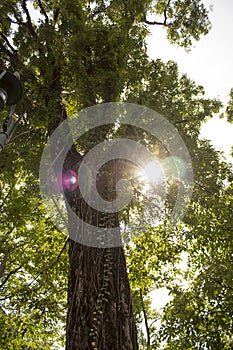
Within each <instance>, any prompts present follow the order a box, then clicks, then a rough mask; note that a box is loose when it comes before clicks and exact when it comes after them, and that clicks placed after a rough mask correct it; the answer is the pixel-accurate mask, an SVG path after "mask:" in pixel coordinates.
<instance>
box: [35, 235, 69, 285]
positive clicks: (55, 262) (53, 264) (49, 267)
mask: <svg viewBox="0 0 233 350" xmlns="http://www.w3.org/2000/svg"><path fill="white" fill-rule="evenodd" d="M68 242H69V238H67V240H66V241H65V244H64V246H63V247H62V249H61V251H60V252H59V254H58V256H57V257H56V260H55V261H54V262H53V263H52V264H51V265H49V266H48V267H46V268H44V269H43V270H42V271H40V273H38V275H37V276H36V277H35V278H34V279H33V280H32V281H31V282H30V283H29V285H28V286H31V285H32V284H33V283H34V282H35V281H36V280H37V279H38V277H40V275H42V273H44V272H45V271H47V270H49V269H51V268H52V267H53V266H55V265H56V264H57V262H58V261H59V259H60V257H61V255H62V253H63V252H64V250H65V247H66V245H67V243H68Z"/></svg>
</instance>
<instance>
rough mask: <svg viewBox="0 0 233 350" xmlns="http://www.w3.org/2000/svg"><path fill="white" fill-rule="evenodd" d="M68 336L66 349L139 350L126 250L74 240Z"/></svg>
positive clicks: (72, 243) (70, 277)
mask: <svg viewBox="0 0 233 350" xmlns="http://www.w3.org/2000/svg"><path fill="white" fill-rule="evenodd" d="M66 336H67V338H66V340H67V343H66V350H88V349H98V350H110V349H111V350H114V349H116V350H119V349H127V350H131V349H132V350H135V349H138V345H137V333H136V327H135V323H134V317H133V311H132V298H131V293H130V287H129V282H128V277H127V270H126V263H125V257H124V252H123V249H122V247H117V248H107V249H101V248H92V247H87V246H83V245H81V244H79V243H76V242H74V241H72V240H70V270H69V289H68V316H67V334H66Z"/></svg>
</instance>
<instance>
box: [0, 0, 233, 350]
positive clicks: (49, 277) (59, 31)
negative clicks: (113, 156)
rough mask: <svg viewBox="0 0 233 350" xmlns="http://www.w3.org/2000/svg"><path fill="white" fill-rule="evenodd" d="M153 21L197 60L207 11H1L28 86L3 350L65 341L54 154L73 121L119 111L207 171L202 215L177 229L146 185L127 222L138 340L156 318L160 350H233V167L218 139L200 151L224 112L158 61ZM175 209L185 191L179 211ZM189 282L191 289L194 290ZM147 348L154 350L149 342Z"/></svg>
mask: <svg viewBox="0 0 233 350" xmlns="http://www.w3.org/2000/svg"><path fill="white" fill-rule="evenodd" d="M33 9H34V11H33ZM149 15H150V17H151V18H154V16H155V21H153V20H152V21H151V22H152V23H154V24H156V23H157V24H158V25H160V24H162V25H164V28H165V30H167V35H168V39H169V40H170V41H171V42H172V43H175V44H178V45H181V46H184V47H185V48H189V47H190V45H191V44H192V40H193V39H194V40H198V39H199V38H200V35H202V34H206V33H207V32H208V30H209V29H210V23H209V20H208V13H207V11H206V9H205V8H204V6H203V4H202V3H201V2H200V1H198V0H195V1H189V0H185V1H179V0H175V1H163V0H161V1H160V0H157V1H150V0H143V1H138V0H132V1H119V0H112V1H85V0H82V1H73V0H68V1H65V0H50V1H45V0H41V1H32V0H31V1H24V0H20V1H14V0H10V1H8V2H1V3H0V17H1V24H0V36H1V39H2V41H1V43H0V49H1V57H0V67H1V68H2V69H3V68H5V67H7V68H9V69H10V70H12V71H14V70H18V71H19V72H20V74H21V78H22V81H23V85H24V98H23V100H22V102H21V103H20V104H19V105H18V106H17V114H18V115H19V116H20V117H21V120H22V123H21V125H20V127H19V128H18V130H17V134H15V136H14V139H13V140H12V141H11V143H10V144H9V145H8V147H7V148H5V149H4V152H2V153H1V174H0V190H1V194H0V207H1V220H0V243H1V245H0V300H1V309H0V330H1V338H0V347H1V348H2V349H9V350H10V349H26V347H27V348H30V349H53V350H54V349H56V346H57V344H58V343H59V344H62V342H64V324H65V308H66V290H67V272H68V263H67V260H68V254H67V249H66V245H65V243H66V237H65V236H63V234H62V233H60V232H58V231H57V230H56V229H55V228H54V226H53V225H52V224H51V222H50V221H49V219H48V217H47V216H46V213H45V211H44V208H43V206H42V204H41V198H40V195H39V185H38V167H39V162H40V157H41V152H42V150H43V147H44V144H45V142H46V139H47V136H48V133H51V132H52V131H53V129H54V128H55V127H56V126H57V125H58V124H59V123H60V122H61V121H62V120H64V118H65V117H66V113H68V115H69V116H72V115H73V113H74V112H77V110H78V109H80V108H83V107H86V106H90V105H93V104H96V103H100V102H107V101H118V100H126V101H128V102H134V103H138V104H142V105H146V106H148V107H149V108H152V109H154V110H156V111H158V112H160V113H161V114H163V115H164V116H165V117H167V118H168V120H169V121H170V122H171V123H172V124H173V125H175V126H176V127H177V129H178V131H179V133H180V134H181V136H182V138H183V139H184V141H185V143H186V144H187V147H188V148H189V151H190V154H191V157H192V161H193V167H194V172H195V188H194V194H193V200H192V203H191V204H190V205H189V207H188V211H187V215H186V216H185V218H184V220H183V223H182V224H180V226H178V227H177V228H174V230H173V231H169V230H166V229H165V226H164V225H163V224H161V223H160V224H158V223H155V220H154V216H155V215H157V212H156V213H155V211H154V207H153V203H152V197H151V196H150V194H148V197H147V198H146V196H145V195H142V191H143V186H142V184H140V183H137V184H136V187H135V198H134V200H133V201H132V203H131V204H130V206H129V207H128V208H127V209H126V210H125V211H124V212H123V213H122V214H121V218H122V221H124V222H125V225H126V230H125V231H126V232H124V234H125V235H126V236H127V235H129V237H131V236H132V237H133V240H131V242H132V241H133V243H131V244H127V245H126V246H125V253H126V257H127V261H128V268H129V278H130V282H131V288H132V294H133V296H134V307H135V316H136V320H137V323H138V329H139V334H141V333H142V331H141V324H142V323H143V322H145V320H146V319H147V321H148V324H149V327H148V328H149V333H148V334H147V335H148V337H149V338H151V342H150V346H149V345H148V346H147V349H149V348H150V349H156V348H158V347H159V346H163V349H179V348H181V347H182V348H185V349H195V348H197V349H198V348H203V349H204V348H205V349H230V348H231V347H232V311H231V310H232V309H233V308H232V306H233V305H232V300H231V294H232V254H233V252H232V228H231V224H230V218H231V211H232V186H231V185H230V182H231V181H232V169H230V168H229V166H228V165H227V164H226V163H224V161H222V159H221V156H220V155H219V154H218V152H216V151H215V150H214V149H213V147H212V146H211V145H210V144H209V143H208V142H207V141H205V140H202V141H200V140H199V139H198V138H199V132H200V126H201V123H202V122H204V121H206V120H207V119H208V118H211V116H212V115H213V114H214V113H218V111H219V109H220V107H221V103H220V101H218V100H217V99H212V100H210V99H206V98H205V96H204V90H203V88H202V87H201V86H197V85H196V84H195V83H194V82H193V81H191V80H190V79H189V78H188V77H187V76H186V75H180V74H179V71H178V67H177V65H176V64H175V63H174V62H172V61H169V62H167V63H164V62H162V61H161V60H156V61H150V60H149V59H148V57H147V52H146V44H145V37H146V35H147V34H148V32H149V25H148V23H149V21H148V20H147V17H148V16H149ZM231 99H232V91H231V94H230V102H229V105H228V107H227V112H226V113H227V118H228V120H229V121H230V122H231V121H232V106H231V105H232V102H231ZM1 117H2V119H3V118H4V115H3V114H2V116H1ZM125 132H126V130H125V129H124V130H123V129H120V128H119V130H117V131H116V132H115V133H114V132H113V129H112V126H109V127H108V128H107V130H103V129H102V130H101V133H100V135H99V139H100V138H101V139H105V138H106V137H107V136H108V135H109V134H111V135H112V136H121V135H125ZM106 135H107V136H106ZM134 136H135V134H134ZM134 136H132V138H134ZM129 137H130V135H129ZM136 138H138V139H139V140H141V142H142V143H144V145H147V146H148V148H149V149H150V150H152V151H153V152H154V154H156V155H157V156H158V157H165V156H166V150H165V149H164V148H162V147H161V145H160V144H159V142H158V140H155V138H153V137H151V136H150V135H146V134H145V133H142V131H140V130H137V132H136ZM91 141H92V140H91ZM95 141H96V140H95ZM88 142H89V140H88V135H85V136H84V138H83V140H81V142H80V145H79V146H80V148H81V149H82V150H88V148H89V147H90V143H88ZM175 199H176V184H173V187H172V186H171V191H170V193H169V196H168V198H167V205H168V207H167V208H166V209H167V211H168V212H169V210H170V207H169V205H170V206H171V204H172V202H174V200H175ZM149 203H150V204H151V205H149ZM145 208H147V209H145ZM163 219H164V220H165V219H166V215H165V214H164V216H163ZM182 252H186V253H187V254H188V266H187V269H186V271H185V272H182V271H181V270H180V268H179V267H178V263H179V262H180V260H181V253H182ZM182 279H185V280H187V281H188V283H189V287H188V288H187V289H185V288H184V287H183V286H182ZM164 286H165V287H166V288H168V289H169V291H170V295H171V302H170V304H168V305H167V306H166V308H165V309H164V312H163V314H162V313H161V311H160V312H159V311H158V310H153V308H152V303H151V299H150V296H149V293H150V292H151V291H152V290H153V289H157V288H161V287H164ZM161 317H162V318H161ZM159 328H160V331H159ZM140 339H141V348H146V340H145V336H144V335H141V336H140V337H139V340H140ZM163 341H165V344H164V343H163Z"/></svg>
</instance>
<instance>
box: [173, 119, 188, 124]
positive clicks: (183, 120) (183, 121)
mask: <svg viewBox="0 0 233 350" xmlns="http://www.w3.org/2000/svg"><path fill="white" fill-rule="evenodd" d="M190 121H191V120H188V119H182V120H179V121H178V122H174V123H173V124H174V125H177V124H181V123H189V122H190Z"/></svg>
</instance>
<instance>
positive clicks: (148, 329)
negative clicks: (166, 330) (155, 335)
mask: <svg viewBox="0 0 233 350" xmlns="http://www.w3.org/2000/svg"><path fill="white" fill-rule="evenodd" d="M140 298H141V305H142V312H143V317H144V321H145V327H146V335H147V347H148V349H149V348H150V327H149V324H148V319H147V314H146V309H145V305H144V300H143V295H142V290H141V289H140Z"/></svg>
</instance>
